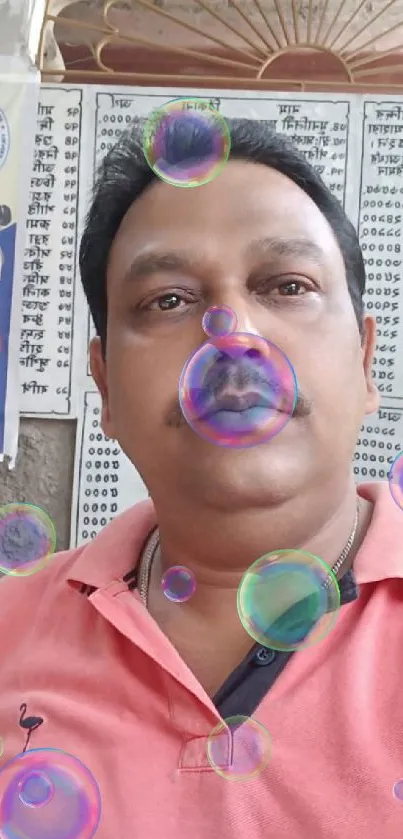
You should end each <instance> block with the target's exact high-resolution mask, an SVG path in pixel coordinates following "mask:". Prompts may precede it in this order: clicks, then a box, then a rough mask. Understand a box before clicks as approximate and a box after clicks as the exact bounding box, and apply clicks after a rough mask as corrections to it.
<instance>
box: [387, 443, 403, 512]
mask: <svg viewBox="0 0 403 839" xmlns="http://www.w3.org/2000/svg"><path fill="white" fill-rule="evenodd" d="M388 481H389V489H390V493H391V496H392V498H393V500H394V502H395V504H397V506H398V507H399V508H400V510H403V451H402V452H399V454H398V455H397V457H395V459H394V461H393V463H392V466H391V467H390V470H389V472H388Z"/></svg>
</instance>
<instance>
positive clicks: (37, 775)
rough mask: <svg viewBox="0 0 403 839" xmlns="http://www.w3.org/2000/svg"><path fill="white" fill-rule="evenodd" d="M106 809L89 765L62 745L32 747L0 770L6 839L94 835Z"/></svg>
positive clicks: (1, 825)
mask: <svg viewBox="0 0 403 839" xmlns="http://www.w3.org/2000/svg"><path fill="white" fill-rule="evenodd" d="M100 814H101V799H100V794H99V789H98V785H97V783H96V781H95V779H94V777H93V776H92V774H91V772H90V771H89V769H87V767H86V766H84V764H83V763H81V761H80V760H78V759H77V758H76V757H73V755H70V754H67V753H66V752H62V751H60V750H59V749H31V750H30V751H27V752H23V753H22V754H19V755H17V756H16V757H13V758H11V760H9V761H8V762H7V763H6V764H5V765H4V766H3V767H2V768H1V769H0V836H1V839H17V837H24V839H25V837H29V839H92V837H93V836H94V834H95V832H96V830H97V828H98V824H99V819H100Z"/></svg>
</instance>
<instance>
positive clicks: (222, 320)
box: [202, 306, 237, 338]
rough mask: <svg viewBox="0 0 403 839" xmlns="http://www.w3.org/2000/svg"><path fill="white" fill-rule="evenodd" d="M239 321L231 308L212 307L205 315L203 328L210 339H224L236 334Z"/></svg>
mask: <svg viewBox="0 0 403 839" xmlns="http://www.w3.org/2000/svg"><path fill="white" fill-rule="evenodd" d="M236 325H237V319H236V314H235V312H234V311H233V310H232V309H231V308H230V307H229V306H210V308H209V309H207V311H206V312H205V313H204V315H203V320H202V327H203V330H204V332H205V333H206V335H208V336H209V337H210V338H211V337H214V338H223V337H224V336H225V335H229V334H230V333H231V332H235V330H236Z"/></svg>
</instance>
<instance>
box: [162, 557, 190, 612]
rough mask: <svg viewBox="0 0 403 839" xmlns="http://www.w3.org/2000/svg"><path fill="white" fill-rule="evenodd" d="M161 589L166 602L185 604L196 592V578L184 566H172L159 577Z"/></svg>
mask: <svg viewBox="0 0 403 839" xmlns="http://www.w3.org/2000/svg"><path fill="white" fill-rule="evenodd" d="M161 587H162V591H163V592H164V594H165V597H166V598H167V599H168V600H172V602H173V603H186V601H187V600H190V598H191V597H193V595H194V593H195V591H196V577H195V575H194V573H193V571H191V570H190V568H186V567H185V566H184V565H172V567H171V568H168V570H167V571H165V573H164V574H163V575H162V577H161Z"/></svg>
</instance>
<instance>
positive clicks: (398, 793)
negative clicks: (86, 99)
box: [392, 778, 403, 801]
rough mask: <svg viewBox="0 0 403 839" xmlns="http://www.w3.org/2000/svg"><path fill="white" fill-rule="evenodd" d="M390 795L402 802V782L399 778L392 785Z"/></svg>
mask: <svg viewBox="0 0 403 839" xmlns="http://www.w3.org/2000/svg"><path fill="white" fill-rule="evenodd" d="M392 793H393V796H394V798H397V800H398V801H403V780H402V779H401V778H400V779H399V780H398V781H396V782H395V783H394V784H393V790H392Z"/></svg>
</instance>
